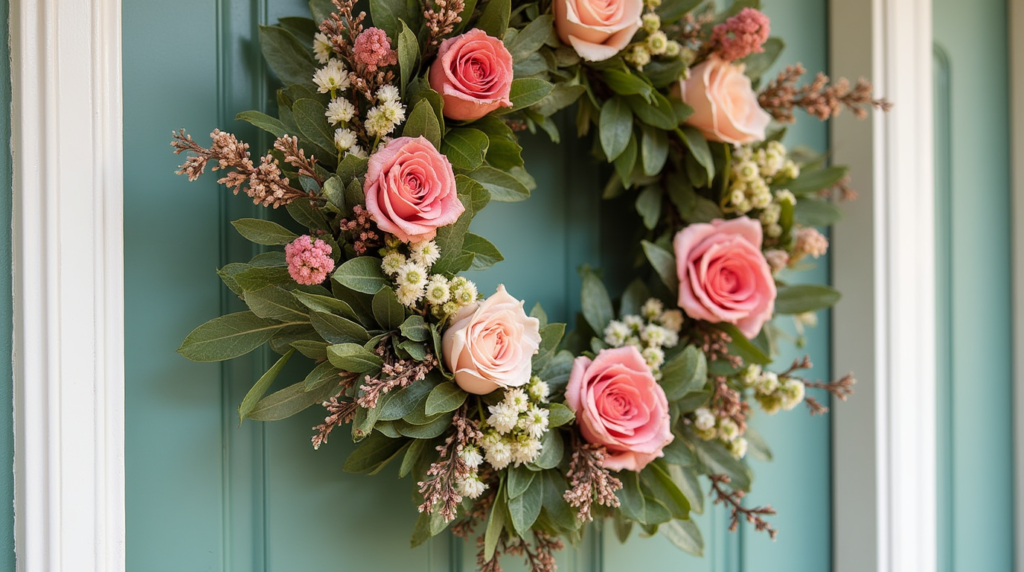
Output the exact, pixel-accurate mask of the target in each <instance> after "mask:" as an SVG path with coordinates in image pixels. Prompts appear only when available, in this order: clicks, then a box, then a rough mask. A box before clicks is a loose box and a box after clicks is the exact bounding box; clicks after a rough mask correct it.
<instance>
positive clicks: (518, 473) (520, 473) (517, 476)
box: [506, 466, 543, 499]
mask: <svg viewBox="0 0 1024 572" xmlns="http://www.w3.org/2000/svg"><path fill="white" fill-rule="evenodd" d="M536 475H537V472H536V471H531V470H529V469H527V468H526V467H523V466H520V467H509V468H508V480H507V481H506V484H507V485H508V498H510V499H514V498H516V497H518V496H520V495H522V494H523V493H525V492H526V489H528V488H529V487H530V483H532V482H533V481H534V477H535V476H536ZM541 486H542V487H543V484H542V485H541Z"/></svg>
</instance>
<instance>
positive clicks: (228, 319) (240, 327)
mask: <svg viewBox="0 0 1024 572" xmlns="http://www.w3.org/2000/svg"><path fill="white" fill-rule="evenodd" d="M284 326H285V324H281V323H279V322H277V321H275V320H267V319H264V318H260V317H258V316H256V314H253V313H252V312H237V313H234V314H228V315H226V316H221V317H219V318H214V319H212V320H210V321H209V322H206V323H205V324H203V325H201V326H199V327H198V328H196V329H194V330H192V333H190V334H189V335H188V336H187V337H186V338H185V341H184V342H182V344H181V347H180V348H178V353H179V354H181V355H182V356H184V357H186V358H188V359H190V360H192V361H222V360H226V359H231V358H236V357H238V356H243V355H245V354H247V353H249V352H251V351H252V350H254V349H256V348H258V347H260V346H262V345H263V344H265V343H266V342H268V341H270V338H272V337H274V334H276V333H277V332H278V330H280V329H281V328H282V327H284Z"/></svg>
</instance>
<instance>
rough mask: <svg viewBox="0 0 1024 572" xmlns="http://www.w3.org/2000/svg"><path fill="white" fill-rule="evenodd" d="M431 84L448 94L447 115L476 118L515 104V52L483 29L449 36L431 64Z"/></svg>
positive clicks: (458, 118)
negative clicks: (509, 50) (513, 72)
mask: <svg viewBox="0 0 1024 572" xmlns="http://www.w3.org/2000/svg"><path fill="white" fill-rule="evenodd" d="M430 87H431V88H433V90H434V91H436V92H438V93H440V94H441V97H442V98H444V116H445V117H448V118H450V119H455V120H459V121H472V120H474V119H480V118H481V117H483V116H484V115H487V114H488V113H490V112H492V111H494V110H495V109H497V108H499V107H512V101H511V100H510V99H509V98H508V94H509V90H510V89H512V55H511V54H509V53H508V50H507V49H505V44H503V43H502V42H501V40H499V39H497V38H492V37H490V36H488V35H487V34H486V33H485V32H484V31H483V30H479V29H473V30H470V31H469V32H466V33H465V34H462V35H461V36H456V37H454V38H448V39H447V40H445V41H443V42H441V47H440V48H439V49H438V52H437V59H436V60H434V64H433V65H431V66H430Z"/></svg>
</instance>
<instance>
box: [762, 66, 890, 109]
mask: <svg viewBox="0 0 1024 572" xmlns="http://www.w3.org/2000/svg"><path fill="white" fill-rule="evenodd" d="M805 73H807V70H806V69H804V67H803V65H801V64H796V65H792V66H787V67H786V69H784V70H782V71H781V72H780V73H779V75H778V77H776V78H775V79H773V80H772V81H770V82H769V83H768V85H767V86H766V87H765V88H764V90H762V91H761V94H760V95H759V96H758V102H759V103H760V104H761V107H762V108H763V109H764V110H765V111H767V112H768V113H770V114H771V115H772V116H773V117H774V118H775V119H776V120H778V121H779V122H781V123H793V121H795V119H794V117H793V109H794V108H796V107H799V108H801V109H803V110H804V111H806V112H807V113H809V114H811V115H813V116H814V117H817V118H818V119H820V120H822V121H824V120H826V119H830V118H832V117H835V116H837V115H839V113H841V112H842V110H843V109H844V108H845V109H849V110H850V111H851V112H852V113H853V114H854V115H855V116H856V117H857V118H858V119H864V118H865V117H867V115H868V109H870V108H871V107H875V108H877V109H880V110H882V111H886V112H887V111H889V110H890V109H892V103H889V101H887V100H886V99H885V98H880V99H874V98H873V97H872V95H871V83H870V82H869V81H867V80H865V79H863V78H861V79H859V80H857V83H856V84H855V85H853V86H852V87H851V86H850V81H849V80H848V79H846V78H839V79H837V80H836V81H834V82H832V83H831V84H830V83H829V82H830V80H829V77H828V76H827V75H825V74H823V73H819V74H818V75H816V76H815V77H814V81H812V82H811V83H809V84H805V85H803V86H800V87H797V85H796V82H797V81H798V80H799V79H800V77H802V76H803V75H804V74H805Z"/></svg>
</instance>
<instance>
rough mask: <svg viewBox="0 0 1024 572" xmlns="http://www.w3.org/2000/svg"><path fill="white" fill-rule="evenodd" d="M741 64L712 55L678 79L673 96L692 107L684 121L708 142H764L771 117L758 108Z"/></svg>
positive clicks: (755, 97)
mask: <svg viewBox="0 0 1024 572" xmlns="http://www.w3.org/2000/svg"><path fill="white" fill-rule="evenodd" d="M743 68H744V66H743V64H731V63H728V62H726V61H723V60H722V59H720V58H718V57H715V56H712V57H711V58H709V59H708V60H706V61H705V62H704V63H702V64H700V65H698V66H696V67H694V68H692V69H691V70H690V78H689V79H680V80H679V85H678V87H677V88H676V91H677V95H678V96H679V98H680V99H682V100H683V102H685V103H686V104H687V105H689V106H690V107H692V108H693V115H691V116H690V117H688V118H687V119H686V123H687V124H689V125H692V126H694V127H696V128H697V129H699V130H700V131H701V133H703V134H704V137H706V138H707V139H708V140H710V141H718V142H720V143H733V144H744V143H753V142H755V141H764V138H765V129H767V128H768V123H770V122H771V120H772V116H771V115H768V112H766V111H765V110H763V109H761V106H760V105H758V103H757V94H756V93H754V88H753V87H751V85H750V78H749V77H747V76H746V75H744V74H743Z"/></svg>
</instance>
